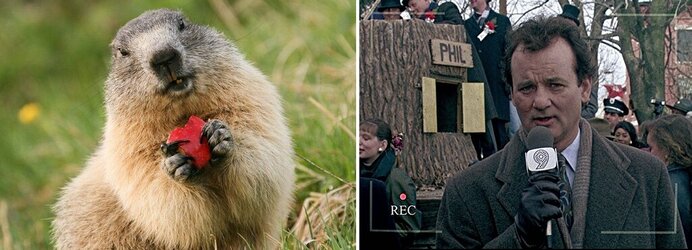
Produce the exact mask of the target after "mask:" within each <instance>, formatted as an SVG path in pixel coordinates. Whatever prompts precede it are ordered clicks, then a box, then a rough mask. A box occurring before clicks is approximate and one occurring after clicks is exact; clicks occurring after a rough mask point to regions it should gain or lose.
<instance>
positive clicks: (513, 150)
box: [495, 136, 529, 223]
mask: <svg viewBox="0 0 692 250" xmlns="http://www.w3.org/2000/svg"><path fill="white" fill-rule="evenodd" d="M504 150H505V151H506V152H505V153H504V154H503V156H502V160H500V166H499V167H498V170H497V173H496V174H495V178H497V179H498V180H499V181H501V182H503V183H504V184H503V185H502V187H501V188H500V191H499V192H498V193H497V197H496V198H497V200H498V202H499V203H500V204H501V205H502V208H504V211H505V212H506V213H507V215H508V216H509V217H510V218H514V215H515V214H516V213H517V208H518V205H519V202H520V201H521V191H522V190H523V189H524V188H525V187H526V185H527V183H528V181H529V176H528V173H527V172H526V166H525V163H524V162H525V161H524V151H525V149H524V146H523V145H522V143H521V141H520V140H519V137H518V136H515V138H513V139H512V141H510V142H509V143H508V144H507V145H506V146H505V149H504ZM496 218H497V217H496ZM496 223H497V222H496Z"/></svg>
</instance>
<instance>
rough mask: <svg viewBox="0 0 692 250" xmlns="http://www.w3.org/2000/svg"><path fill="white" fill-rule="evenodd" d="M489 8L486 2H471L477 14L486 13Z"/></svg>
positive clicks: (478, 0)
mask: <svg viewBox="0 0 692 250" xmlns="http://www.w3.org/2000/svg"><path fill="white" fill-rule="evenodd" d="M486 6H487V3H486V2H485V0H471V8H473V10H475V11H476V12H481V11H484V10H485V8H486Z"/></svg>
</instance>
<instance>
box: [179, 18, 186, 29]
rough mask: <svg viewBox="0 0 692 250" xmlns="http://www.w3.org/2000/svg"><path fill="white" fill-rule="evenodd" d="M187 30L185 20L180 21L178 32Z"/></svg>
mask: <svg viewBox="0 0 692 250" xmlns="http://www.w3.org/2000/svg"><path fill="white" fill-rule="evenodd" d="M184 29H185V21H184V20H183V19H179V20H178V30H179V31H183V30H184Z"/></svg>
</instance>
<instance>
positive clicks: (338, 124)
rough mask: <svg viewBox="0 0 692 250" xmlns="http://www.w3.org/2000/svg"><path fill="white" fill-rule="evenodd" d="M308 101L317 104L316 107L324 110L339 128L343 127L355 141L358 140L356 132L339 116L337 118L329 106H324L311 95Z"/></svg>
mask: <svg viewBox="0 0 692 250" xmlns="http://www.w3.org/2000/svg"><path fill="white" fill-rule="evenodd" d="M308 101H309V102H310V103H311V104H312V105H315V107H317V108H318V109H319V110H320V111H322V113H323V114H324V115H326V116H327V117H328V118H329V119H330V120H332V122H334V123H336V124H337V126H339V128H341V129H342V130H343V131H344V132H346V134H348V135H349V136H350V137H351V139H353V140H354V141H355V140H356V134H355V133H353V131H351V129H349V128H348V127H347V126H346V125H344V124H343V123H342V122H341V121H340V120H339V119H338V118H336V116H335V115H334V114H332V112H329V110H327V108H326V107H324V105H322V104H321V103H319V102H317V100H315V99H314V98H312V97H309V98H308Z"/></svg>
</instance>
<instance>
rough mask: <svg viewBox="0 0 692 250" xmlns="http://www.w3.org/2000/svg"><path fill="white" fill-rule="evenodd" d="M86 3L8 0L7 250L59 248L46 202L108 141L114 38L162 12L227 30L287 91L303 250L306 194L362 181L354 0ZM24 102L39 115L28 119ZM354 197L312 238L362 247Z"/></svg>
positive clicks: (289, 237)
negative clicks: (23, 117) (22, 116)
mask: <svg viewBox="0 0 692 250" xmlns="http://www.w3.org/2000/svg"><path fill="white" fill-rule="evenodd" d="M81 2H82V1H73V0H61V1H26V0H24V1H19V0H3V1H2V2H1V3H0V16H2V18H0V30H2V32H0V97H1V98H0V159H1V160H0V240H1V241H2V242H0V249H46V248H52V245H51V242H50V234H49V230H50V221H51V220H52V217H53V215H52V214H51V211H50V206H51V205H52V204H53V203H54V202H55V200H56V198H57V194H58V191H59V190H60V188H61V187H62V186H63V185H65V183H66V182H67V181H68V180H69V179H70V178H71V177H74V176H75V175H77V174H78V173H79V171H80V170H81V168H82V165H83V163H84V162H85V160H86V159H87V158H88V156H89V154H90V153H91V152H93V150H94V149H95V147H96V146H97V145H98V143H99V140H100V137H101V131H102V128H103V125H104V121H105V115H104V108H103V81H104V79H105V77H106V74H107V72H108V66H109V62H110V50H109V48H108V44H109V43H110V41H111V39H112V38H113V36H114V35H115V33H116V31H117V29H118V28H119V27H120V26H122V25H123V24H125V23H126V22H127V21H128V20H130V19H132V18H134V17H136V16H138V15H139V14H140V13H142V12H144V11H145V10H148V9H154V8H161V7H167V8H172V9H180V10H182V11H183V12H184V13H185V14H186V15H187V16H188V17H189V19H190V20H192V21H193V22H196V23H202V24H206V25H209V26H212V27H215V28H217V29H218V30H220V31H221V32H223V33H225V34H226V35H227V37H228V38H229V39H230V40H232V41H234V42H235V43H236V44H237V45H238V47H239V48H240V49H241V51H243V52H244V53H245V54H246V56H247V58H248V59H249V60H251V61H254V62H255V65H256V66H258V67H259V68H260V69H261V70H262V71H263V72H265V73H266V74H267V75H269V77H270V79H272V81H273V82H274V83H275V84H277V86H278V87H279V89H280V91H281V93H282V96H283V98H284V103H285V109H286V113H287V116H288V120H289V122H290V127H291V130H292V131H293V137H294V143H295V150H296V153H297V155H298V157H297V158H296V159H295V161H296V163H297V165H298V169H297V174H298V183H297V185H298V187H299V189H298V190H297V191H296V197H297V201H296V208H295V211H294V213H293V214H292V216H291V219H290V220H289V224H288V225H287V230H286V233H285V234H284V244H285V246H284V247H285V248H294V247H302V246H304V245H305V242H304V239H301V238H300V237H297V236H296V235H294V233H293V231H291V230H290V228H291V225H292V222H293V221H295V220H296V217H297V214H298V213H299V208H300V207H301V204H302V203H303V201H304V200H305V199H306V198H308V197H309V196H310V195H311V193H313V192H315V193H326V192H328V191H330V190H333V189H336V188H338V187H341V186H343V185H344V184H348V185H350V184H351V183H353V182H354V180H355V170H354V167H355V157H354V156H355V137H354V132H355V126H356V125H355V120H356V116H355V106H356V105H355V96H356V92H355V67H356V62H355V32H356V22H355V9H356V7H355V1H306V0H297V1H280V0H264V1H256V0H230V1H229V0H209V1H197V2H192V1H174V0H167V1H151V2H147V3H144V2H145V1H132V2H124V3H123V2H122V1H116V0H108V1H96V3H91V4H83V3H81ZM27 104H36V105H37V106H38V108H39V112H38V113H37V116H36V118H35V119H34V120H33V121H31V122H29V123H22V122H20V120H19V119H18V114H19V111H20V109H21V108H22V107H24V106H25V105H27ZM347 189H349V190H353V191H354V188H353V187H352V186H351V187H349V188H347ZM353 193H354V192H353ZM313 194H314V193H313ZM353 196H355V195H348V198H346V199H344V201H343V203H345V212H344V213H343V214H342V215H341V219H340V220H333V221H330V222H329V223H326V226H325V228H323V229H321V230H323V231H324V233H325V235H326V237H327V238H326V240H324V239H323V240H321V242H317V243H315V242H313V243H310V244H320V246H323V247H326V248H352V247H353V246H354V244H355V243H354V242H355V219H354V218H355V216H354V212H353V211H354V210H355V208H354V207H355V201H354V198H352V197H353Z"/></svg>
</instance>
